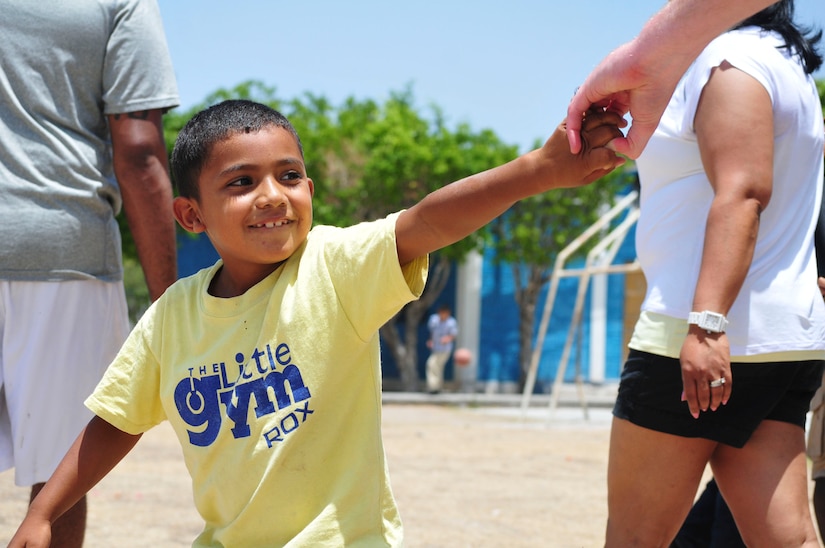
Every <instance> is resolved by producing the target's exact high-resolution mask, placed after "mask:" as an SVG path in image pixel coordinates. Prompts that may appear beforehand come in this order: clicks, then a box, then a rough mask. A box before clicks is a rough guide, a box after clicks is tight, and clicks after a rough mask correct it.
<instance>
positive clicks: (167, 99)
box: [0, 0, 179, 281]
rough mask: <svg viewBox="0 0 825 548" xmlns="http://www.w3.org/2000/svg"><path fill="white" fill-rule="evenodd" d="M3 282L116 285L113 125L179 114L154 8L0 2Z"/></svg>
mask: <svg viewBox="0 0 825 548" xmlns="http://www.w3.org/2000/svg"><path fill="white" fill-rule="evenodd" d="M0 14H1V15H0V279H7V280H33V281H48V280H66V279H89V278H97V279H101V280H118V279H120V278H121V277H122V264H121V262H122V261H121V250H120V234H119V232H118V227H117V222H116V221H115V215H116V214H117V213H118V212H119V211H120V207H121V197H120V191H119V188H118V185H117V181H116V180H115V176H114V172H113V168H112V147H111V139H110V136H109V128H108V124H107V120H106V115H108V114H116V113H126V112H134V111H141V110H147V109H158V108H164V109H165V108H172V107H174V106H177V105H178V103H179V99H178V91H177V85H176V82H175V76H174V72H173V70H172V62H171V59H170V56H169V52H168V49H167V45H166V38H165V35H164V31H163V24H162V21H161V18H160V11H159V8H158V6H157V3H156V2H155V0H71V1H69V2H67V1H65V0H0Z"/></svg>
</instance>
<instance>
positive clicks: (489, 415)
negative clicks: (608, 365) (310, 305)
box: [0, 404, 610, 548]
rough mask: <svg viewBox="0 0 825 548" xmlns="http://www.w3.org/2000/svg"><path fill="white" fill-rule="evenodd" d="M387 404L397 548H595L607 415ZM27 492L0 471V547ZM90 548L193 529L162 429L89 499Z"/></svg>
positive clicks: (176, 462) (181, 472) (135, 543)
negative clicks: (401, 546)
mask: <svg viewBox="0 0 825 548" xmlns="http://www.w3.org/2000/svg"><path fill="white" fill-rule="evenodd" d="M588 415H589V418H588V419H587V420H585V419H584V413H583V411H582V409H581V408H575V407H573V408H559V409H556V410H555V411H554V412H553V413H552V414H551V413H550V412H549V411H548V409H547V408H531V409H530V410H528V412H527V413H526V414H522V413H521V411H520V410H518V408H501V407H476V406H436V405H431V404H388V405H385V406H384V439H385V444H386V450H387V456H388V459H389V465H390V473H391V476H392V482H393V489H394V492H395V495H396V498H397V500H398V505H399V507H400V510H401V516H402V519H403V520H404V524H405V529H406V535H407V546H409V547H411V548H419V547H451V548H453V547H487V546H490V547H505V546H506V547H511V548H512V547H522V546H524V547H527V546H530V547H535V546H550V547H581V546H584V547H591V546H592V547H595V546H600V545H601V544H602V542H603V531H604V523H605V519H606V502H605V500H606V498H605V497H606V485H605V481H606V465H607V445H608V436H609V424H610V423H609V421H610V418H609V411H608V410H607V409H591V410H590V412H589V414H588ZM27 496H28V495H27V489H22V488H17V487H14V485H13V477H12V472H5V473H2V474H0V545H3V546H5V545H6V543H7V542H8V540H9V539H10V537H11V535H12V534H13V533H14V530H15V529H16V527H17V525H18V524H19V521H20V519H21V518H22V516H23V513H24V511H25V505H26V502H27ZM89 505H90V506H89V512H90V515H89V528H88V533H87V543H86V546H88V547H90V548H97V547H106V546H118V547H121V548H129V547H147V546H151V547H185V546H189V545H190V542H191V540H192V539H193V538H194V537H195V536H196V535H197V533H198V532H199V530H200V521H199V518H198V516H197V514H196V513H195V510H194V509H193V505H192V501H191V495H190V487H189V480H188V475H187V474H186V471H185V469H184V467H183V464H182V461H181V456H180V450H179V448H178V446H177V442H176V440H175V439H174V435H173V434H172V431H171V429H170V428H169V427H168V425H162V426H160V427H157V428H155V429H154V430H152V431H150V432H149V433H147V434H145V435H144V437H143V439H142V440H141V441H140V443H138V446H137V447H136V448H135V450H133V452H132V453H131V454H130V455H129V456H128V457H127V458H126V459H125V460H124V461H123V462H122V463H121V464H120V465H119V466H118V467H117V468H116V469H115V470H114V471H113V472H112V473H111V474H110V475H109V476H108V477H107V478H105V479H104V480H103V482H101V484H100V485H98V486H97V487H96V488H95V489H94V490H93V491H92V492H91V493H90V495H89Z"/></svg>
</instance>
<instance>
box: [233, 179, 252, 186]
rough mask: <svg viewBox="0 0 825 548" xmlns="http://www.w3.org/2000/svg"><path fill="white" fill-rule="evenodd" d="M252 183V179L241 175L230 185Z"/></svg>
mask: <svg viewBox="0 0 825 548" xmlns="http://www.w3.org/2000/svg"><path fill="white" fill-rule="evenodd" d="M251 184H252V179H250V178H249V177H239V178H237V179H235V180H233V181H232V182H231V183H229V185H228V186H249V185H251Z"/></svg>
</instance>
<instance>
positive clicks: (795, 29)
mask: <svg viewBox="0 0 825 548" xmlns="http://www.w3.org/2000/svg"><path fill="white" fill-rule="evenodd" d="M793 16H794V5H793V0H782V1H781V2H777V3H776V4H773V5H772V6H770V7H767V8H765V9H763V10H762V11H760V12H759V13H757V14H756V15H753V16H752V17H748V18H747V19H745V20H744V21H742V22H741V23H739V24H738V25H736V27H734V28H737V29H740V28H742V27H752V26H755V27H762V28H763V29H765V30H772V31H776V32H778V33H779V34H780V35H781V36H782V38H784V39H785V47H788V48H792V49H793V50H795V51H796V52H797V53H798V55H799V58H800V60H801V61H802V66H803V67H804V68H805V72H806V73H807V74H812V73H813V72H816V70H817V69H818V68H819V67H821V66H822V55H820V54H819V52H817V51H816V45H817V43H819V41H820V40H821V39H822V31H821V30H819V31H817V32H814V29H813V28H805V27H799V26H797V25H796V24H795V23H794V21H793Z"/></svg>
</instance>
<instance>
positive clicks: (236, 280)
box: [175, 127, 315, 296]
mask: <svg viewBox="0 0 825 548" xmlns="http://www.w3.org/2000/svg"><path fill="white" fill-rule="evenodd" d="M198 187H199V192H200V197H199V198H198V200H194V199H191V198H181V197H178V198H176V199H175V216H176V217H177V219H178V222H180V224H181V226H183V228H185V229H186V230H188V231H190V232H206V234H207V235H208V236H209V239H210V241H211V242H212V245H214V246H215V249H216V250H217V252H218V254H219V255H220V256H221V258H222V259H223V263H224V266H223V268H222V270H221V272H220V273H219V274H218V277H216V279H215V280H214V281H213V284H212V286H213V287H212V289H211V290H212V292H213V293H214V294H216V295H218V296H235V295H240V294H242V293H243V292H245V291H246V290H247V289H249V288H250V287H252V286H253V285H255V284H256V283H258V282H259V281H261V280H262V279H264V278H265V277H266V276H268V275H269V274H270V273H272V272H273V271H274V270H275V269H276V268H278V266H280V264H281V263H282V262H283V261H285V260H286V259H288V258H289V257H290V256H291V255H292V254H293V253H294V252H295V251H296V250H297V249H298V247H300V246H301V244H303V242H304V240H306V237H307V234H308V233H309V230H310V228H311V227H312V195H313V193H314V192H315V187H314V185H313V182H312V179H309V178H308V177H307V175H306V168H305V166H304V161H303V158H302V156H301V151H300V149H299V148H298V143H297V142H296V141H295V138H294V137H293V136H292V135H291V134H290V133H289V132H288V131H286V130H285V129H282V128H278V127H268V128H264V129H262V130H261V131H258V132H253V133H236V134H233V135H231V136H230V137H228V138H227V139H225V140H223V141H221V142H219V143H216V144H215V145H214V146H213V148H212V150H211V152H210V154H209V158H208V159H207V161H206V162H205V164H204V166H203V169H202V171H201V173H200V176H199V177H198Z"/></svg>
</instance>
